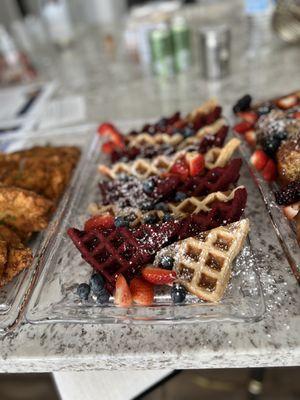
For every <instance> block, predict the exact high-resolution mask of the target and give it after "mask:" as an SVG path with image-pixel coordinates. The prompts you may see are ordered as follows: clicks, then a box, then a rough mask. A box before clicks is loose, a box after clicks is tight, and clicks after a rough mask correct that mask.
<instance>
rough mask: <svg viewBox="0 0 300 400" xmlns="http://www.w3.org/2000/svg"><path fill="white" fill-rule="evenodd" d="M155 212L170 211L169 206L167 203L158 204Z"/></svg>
mask: <svg viewBox="0 0 300 400" xmlns="http://www.w3.org/2000/svg"><path fill="white" fill-rule="evenodd" d="M154 208H155V210H161V211H169V206H168V204H166V203H162V202H161V203H157V204H155V206H154Z"/></svg>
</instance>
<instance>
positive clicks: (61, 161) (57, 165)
mask: <svg viewBox="0 0 300 400" xmlns="http://www.w3.org/2000/svg"><path fill="white" fill-rule="evenodd" d="M79 156H80V150H79V149H78V148H76V147H33V148H32V149H29V150H24V151H19V152H15V153H10V154H0V183H1V184H2V185H5V186H17V187H20V188H23V189H27V190H32V191H34V192H36V193H38V194H40V195H43V196H45V197H47V198H48V199H50V200H53V201H54V202H57V200H58V199H59V198H60V196H61V195H62V194H63V192H64V190H65V187H66V186H67V184H68V183H69V181H70V179H71V176H72V172H73V170H74V168H75V166H76V164H77V162H78V159H79Z"/></svg>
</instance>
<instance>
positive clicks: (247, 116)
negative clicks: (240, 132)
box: [237, 111, 258, 124]
mask: <svg viewBox="0 0 300 400" xmlns="http://www.w3.org/2000/svg"><path fill="white" fill-rule="evenodd" d="M237 115H238V116H239V117H240V118H241V119H242V120H243V121H247V122H249V123H250V124H254V123H255V122H256V121H257V119H258V115H257V114H256V112H254V111H243V112H239V113H238V114H237Z"/></svg>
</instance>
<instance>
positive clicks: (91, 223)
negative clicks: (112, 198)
mask: <svg viewBox="0 0 300 400" xmlns="http://www.w3.org/2000/svg"><path fill="white" fill-rule="evenodd" d="M113 226H114V218H113V217H112V216H111V215H109V214H104V215H94V216H93V217H91V218H90V219H88V220H87V221H86V223H85V224H84V230H85V231H91V230H92V229H98V228H112V227H113Z"/></svg>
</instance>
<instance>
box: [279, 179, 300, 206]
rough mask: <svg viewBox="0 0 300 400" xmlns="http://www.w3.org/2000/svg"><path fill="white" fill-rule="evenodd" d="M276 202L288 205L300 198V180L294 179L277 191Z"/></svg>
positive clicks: (280, 204)
mask: <svg viewBox="0 0 300 400" xmlns="http://www.w3.org/2000/svg"><path fill="white" fill-rule="evenodd" d="M275 199H276V203H277V204H278V205H279V206H283V205H284V206H287V205H290V204H293V203H296V202H297V201H299V200H300V181H294V182H291V183H289V184H288V185H286V186H284V187H282V188H281V189H280V190H278V191H277V192H275Z"/></svg>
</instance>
